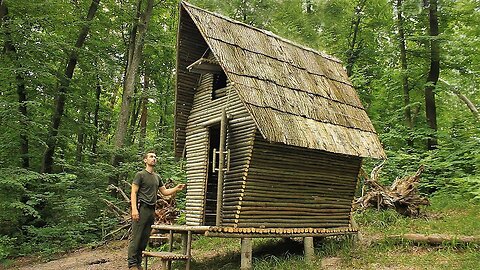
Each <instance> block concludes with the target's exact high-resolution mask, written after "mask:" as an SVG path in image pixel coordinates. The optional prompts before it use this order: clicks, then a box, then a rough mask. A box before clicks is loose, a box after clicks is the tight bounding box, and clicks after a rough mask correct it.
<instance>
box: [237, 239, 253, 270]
mask: <svg viewBox="0 0 480 270" xmlns="http://www.w3.org/2000/svg"><path fill="white" fill-rule="evenodd" d="M240 254H241V259H240V260H241V261H240V270H251V269H253V268H252V238H241V251H240Z"/></svg>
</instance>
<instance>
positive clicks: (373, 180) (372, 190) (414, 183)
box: [354, 162, 430, 217]
mask: <svg viewBox="0 0 480 270" xmlns="http://www.w3.org/2000/svg"><path fill="white" fill-rule="evenodd" d="M383 164H384V162H382V163H381V164H380V165H378V166H376V167H375V168H374V169H373V170H372V172H371V175H370V177H368V175H367V174H366V173H365V172H364V171H363V170H362V171H363V173H362V176H363V177H364V178H365V185H364V187H363V189H362V197H360V198H358V199H357V200H356V201H355V202H354V208H355V209H357V210H362V209H366V208H369V207H376V208H377V209H378V210H380V209H388V208H391V209H395V210H396V211H397V212H398V213H400V214H402V215H404V216H409V217H416V216H419V215H420V207H421V206H422V205H429V204H430V202H429V201H428V199H427V198H426V197H423V196H421V195H420V193H419V192H418V184H419V182H420V176H421V174H422V172H423V171H424V166H423V165H422V166H420V167H419V168H418V170H417V172H416V173H415V174H414V175H411V176H406V177H402V178H397V179H396V180H395V181H394V182H393V183H392V185H391V186H390V187H385V186H383V185H381V184H380V183H379V181H378V179H379V175H380V170H381V168H382V167H383ZM365 189H367V191H366V192H365Z"/></svg>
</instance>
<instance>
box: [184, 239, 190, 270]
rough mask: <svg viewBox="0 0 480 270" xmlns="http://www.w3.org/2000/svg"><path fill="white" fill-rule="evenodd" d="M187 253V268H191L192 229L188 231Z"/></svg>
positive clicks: (186, 269)
mask: <svg viewBox="0 0 480 270" xmlns="http://www.w3.org/2000/svg"><path fill="white" fill-rule="evenodd" d="M185 255H187V256H188V259H187V263H186V266H185V270H190V262H191V261H192V231H188V233H187V250H186V253H185Z"/></svg>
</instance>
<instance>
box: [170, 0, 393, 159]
mask: <svg viewBox="0 0 480 270" xmlns="http://www.w3.org/2000/svg"><path fill="white" fill-rule="evenodd" d="M181 9H184V10H185V11H186V12H187V14H188V15H189V17H190V18H191V20H193V22H194V24H195V25H196V27H197V28H198V31H200V33H201V35H202V37H203V39H204V40H205V42H206V44H207V45H208V47H209V48H210V50H211V51H212V52H213V54H214V56H215V57H216V59H217V61H218V64H219V65H220V66H221V67H222V69H223V70H224V71H225V73H226V75H227V77H228V79H229V80H230V81H231V82H232V83H233V88H234V89H235V91H236V92H237V93H238V95H239V97H240V99H241V100H242V102H243V103H244V105H245V107H246V108H247V110H248V111H249V112H250V114H251V116H252V117H253V118H254V120H255V123H256V124H257V127H258V129H259V131H260V133H261V134H262V136H263V137H264V138H265V139H267V140H269V141H272V142H278V143H284V144H287V145H294V146H300V147H307V148H311V149H318V150H324V151H328V152H333V153H339V154H347V155H353V156H361V157H374V158H384V157H385V153H384V151H383V148H382V146H381V144H380V141H379V139H378V137H377V134H376V132H375V129H374V127H373V125H372V123H371V121H370V119H369V118H368V116H367V114H366V112H365V109H364V108H363V106H362V104H361V102H360V99H359V97H358V95H357V93H356V91H355V89H354V88H353V86H352V84H351V82H350V80H349V78H348V76H347V74H346V72H345V70H344V68H343V66H342V63H341V62H340V61H339V60H338V59H336V58H334V57H331V56H329V55H327V54H325V53H322V52H317V51H315V50H313V49H310V48H306V47H304V46H301V45H298V44H295V43H293V42H291V41H288V40H286V39H284V38H281V37H279V36H277V35H274V34H273V33H271V32H269V31H266V30H262V29H258V28H254V27H252V26H249V25H246V24H244V23H241V22H238V21H235V20H232V19H230V18H227V17H224V16H222V15H219V14H215V13H212V12H208V11H205V10H203V9H200V8H198V7H195V6H193V5H191V4H188V3H186V2H183V3H182V4H181ZM181 20H182V17H181ZM182 38H187V37H186V36H185V33H182V31H181V29H180V33H179V42H181V40H182ZM183 48H185V46H184V47H183ZM178 53H179V54H182V53H185V52H182V51H179V52H178ZM188 64H191V63H186V65H188ZM177 79H178V80H181V79H182V78H180V77H179V78H177ZM177 88H178V87H177ZM178 90H179V89H177V91H178Z"/></svg>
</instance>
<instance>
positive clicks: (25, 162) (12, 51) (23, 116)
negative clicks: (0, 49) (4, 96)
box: [0, 0, 30, 169]
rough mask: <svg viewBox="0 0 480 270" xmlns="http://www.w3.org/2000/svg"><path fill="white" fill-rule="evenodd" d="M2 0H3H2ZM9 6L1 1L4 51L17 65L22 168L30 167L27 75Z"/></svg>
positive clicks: (0, 10)
mask: <svg viewBox="0 0 480 270" xmlns="http://www.w3.org/2000/svg"><path fill="white" fill-rule="evenodd" d="M0 1H1V0H0ZM7 21H8V8H7V4H6V3H5V1H1V2H0V23H1V26H2V28H5V30H4V34H5V46H4V51H5V54H6V55H7V57H9V58H10V59H11V60H12V62H13V63H14V64H15V66H16V71H15V73H16V75H15V80H16V83H17V95H18V111H19V113H20V121H19V123H20V132H19V133H20V134H19V135H20V136H19V137H20V158H21V160H22V161H21V166H22V168H25V169H27V168H29V167H30V159H29V155H28V135H27V131H28V130H29V128H28V113H27V90H26V88H25V77H24V74H23V73H22V72H21V64H20V63H19V61H18V57H17V50H16V48H15V46H14V45H13V42H12V37H11V35H10V33H11V29H10V28H9V27H8V22H7Z"/></svg>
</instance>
